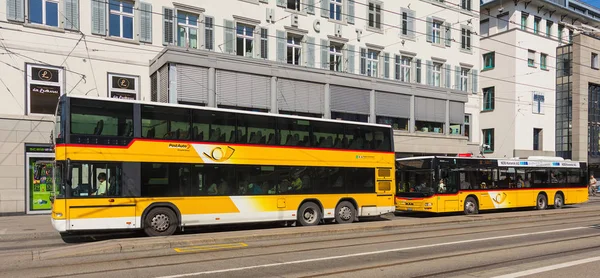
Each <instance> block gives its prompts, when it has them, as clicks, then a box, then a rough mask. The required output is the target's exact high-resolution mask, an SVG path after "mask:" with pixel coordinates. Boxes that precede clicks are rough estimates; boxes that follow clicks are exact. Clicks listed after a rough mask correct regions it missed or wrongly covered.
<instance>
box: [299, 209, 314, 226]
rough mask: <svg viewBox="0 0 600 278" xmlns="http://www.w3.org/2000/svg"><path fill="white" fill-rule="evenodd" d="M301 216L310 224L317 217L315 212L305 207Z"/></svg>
mask: <svg viewBox="0 0 600 278" xmlns="http://www.w3.org/2000/svg"><path fill="white" fill-rule="evenodd" d="M302 217H303V218H304V221H306V223H311V224H312V223H314V222H315V221H316V219H317V212H316V211H315V210H314V209H312V208H307V209H305V210H304V213H303V214H302Z"/></svg>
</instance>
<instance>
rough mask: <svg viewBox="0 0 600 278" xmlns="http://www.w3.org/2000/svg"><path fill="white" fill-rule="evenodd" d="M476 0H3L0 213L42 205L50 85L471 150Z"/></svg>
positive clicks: (402, 152) (399, 142)
mask: <svg viewBox="0 0 600 278" xmlns="http://www.w3.org/2000/svg"><path fill="white" fill-rule="evenodd" d="M476 5H477V2H475V1H457V0H453V1H443V2H439V1H435V0H413V1H408V2H401V1H369V0H357V1H352V0H224V1H192V0H179V1H166V0H145V1H129V0H90V1H82V0H7V1H6V5H2V6H0V27H1V29H0V42H1V43H2V44H0V72H1V75H0V79H1V81H2V82H1V83H2V84H0V91H2V94H1V97H2V101H1V102H0V114H1V117H2V119H0V142H1V143H0V144H1V147H0V158H1V159H2V160H1V161H0V162H1V163H0V213H22V212H28V213H38V212H40V213H45V212H47V210H48V208H49V207H50V205H49V203H48V202H47V200H46V198H47V197H46V196H47V195H48V193H47V192H48V191H49V188H48V190H47V189H46V188H44V186H43V185H44V184H43V183H41V185H40V183H38V182H37V181H33V178H32V169H31V166H30V165H31V163H34V162H35V161H37V160H46V159H51V158H52V155H53V154H52V149H51V146H50V145H48V144H47V143H48V142H49V141H50V137H51V131H52V129H53V123H52V120H53V115H52V113H54V109H55V101H56V98H57V97H58V95H60V94H82V95H91V96H97V97H100V98H106V97H117V98H134V99H139V100H146V101H160V102H171V103H187V104H196V105H206V106H213V107H214V106H216V107H228V108H235V109H246V110H256V111H266V112H271V113H288V114H298V115H307V116H313V117H324V118H333V119H347V120H354V121H365V122H378V123H388V124H391V125H392V126H393V127H394V129H395V132H394V141H395V149H396V152H397V153H398V156H411V155H420V154H451V155H452V154H457V153H465V152H474V153H476V152H478V151H479V149H480V128H479V120H478V119H479V112H480V110H481V98H482V95H481V89H480V86H479V80H480V79H479V78H478V76H479V70H480V64H481V58H480V57H481V54H480V53H479V39H478V36H476V35H475V31H476V29H477V28H478V25H479V13H478V12H477V11H476V10H477V8H476Z"/></svg>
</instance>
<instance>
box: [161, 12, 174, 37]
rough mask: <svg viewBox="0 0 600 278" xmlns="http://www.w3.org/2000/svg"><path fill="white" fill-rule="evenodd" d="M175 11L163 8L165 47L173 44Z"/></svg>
mask: <svg viewBox="0 0 600 278" xmlns="http://www.w3.org/2000/svg"><path fill="white" fill-rule="evenodd" d="M173 28H174V27H173V9H169V8H163V45H169V44H173V41H174V40H173Z"/></svg>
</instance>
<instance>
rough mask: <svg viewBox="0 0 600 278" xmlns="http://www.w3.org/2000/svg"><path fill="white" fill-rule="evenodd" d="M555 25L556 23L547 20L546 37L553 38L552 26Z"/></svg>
mask: <svg viewBox="0 0 600 278" xmlns="http://www.w3.org/2000/svg"><path fill="white" fill-rule="evenodd" d="M553 24H554V22H552V21H550V20H546V37H548V38H551V37H552V25H553Z"/></svg>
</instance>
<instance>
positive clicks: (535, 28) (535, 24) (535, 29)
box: [533, 17, 542, 35]
mask: <svg viewBox="0 0 600 278" xmlns="http://www.w3.org/2000/svg"><path fill="white" fill-rule="evenodd" d="M541 21H542V19H541V18H539V17H535V18H534V19H533V33H534V34H536V35H537V34H539V33H540V22H541Z"/></svg>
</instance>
